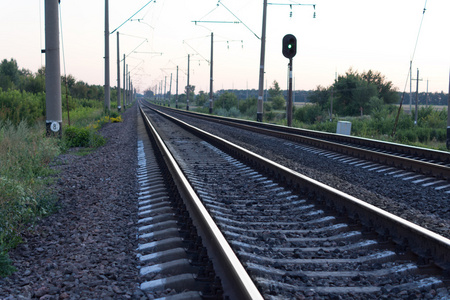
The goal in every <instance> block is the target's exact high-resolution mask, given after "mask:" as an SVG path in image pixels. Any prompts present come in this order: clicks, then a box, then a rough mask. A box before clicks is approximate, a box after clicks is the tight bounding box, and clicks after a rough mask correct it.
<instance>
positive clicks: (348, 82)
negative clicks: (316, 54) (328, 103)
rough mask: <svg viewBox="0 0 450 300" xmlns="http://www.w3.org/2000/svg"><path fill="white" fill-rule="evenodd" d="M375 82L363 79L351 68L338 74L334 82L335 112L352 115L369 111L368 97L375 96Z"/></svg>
mask: <svg viewBox="0 0 450 300" xmlns="http://www.w3.org/2000/svg"><path fill="white" fill-rule="evenodd" d="M377 94H378V93H377V90H376V86H375V84H371V83H369V82H367V81H366V80H364V78H362V76H361V75H360V74H358V73H357V72H354V71H353V70H352V69H350V70H348V71H347V73H345V75H344V76H339V77H338V79H337V80H336V82H335V83H334V97H336V100H335V103H336V105H335V107H334V108H333V109H334V111H335V112H337V113H338V114H340V115H346V116H354V115H358V114H360V113H361V109H362V110H363V112H367V113H368V112H370V109H369V99H370V98H371V97H373V96H377Z"/></svg>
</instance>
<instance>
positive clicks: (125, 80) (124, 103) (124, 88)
mask: <svg viewBox="0 0 450 300" xmlns="http://www.w3.org/2000/svg"><path fill="white" fill-rule="evenodd" d="M125 58H126V57H125V54H124V55H123V109H124V110H126V109H127V105H126V103H127V77H126V75H127V73H126V72H125V68H126V65H125Z"/></svg>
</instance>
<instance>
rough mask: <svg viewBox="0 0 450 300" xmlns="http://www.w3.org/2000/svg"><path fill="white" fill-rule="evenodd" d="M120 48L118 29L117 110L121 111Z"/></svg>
mask: <svg viewBox="0 0 450 300" xmlns="http://www.w3.org/2000/svg"><path fill="white" fill-rule="evenodd" d="M120 97H121V95H120V48H119V32H118V31H117V110H118V111H119V112H120V109H121V106H120V100H121V99H120Z"/></svg>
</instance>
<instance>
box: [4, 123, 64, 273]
mask: <svg viewBox="0 0 450 300" xmlns="http://www.w3.org/2000/svg"><path fill="white" fill-rule="evenodd" d="M44 134H45V128H44V126H36V127H31V126H29V125H28V124H27V123H26V122H25V121H22V122H20V123H19V124H18V125H17V126H16V125H14V124H12V123H11V122H10V121H8V122H3V123H0V276H6V275H7V274H8V273H9V272H11V271H12V270H13V269H12V267H11V266H10V265H9V264H8V259H7V251H8V250H9V249H11V248H13V247H15V246H16V245H17V244H18V243H20V242H21V237H20V233H21V232H23V231H24V230H25V229H26V228H27V226H28V224H30V222H32V221H34V220H35V219H36V218H38V217H41V216H44V215H47V214H49V213H50V212H52V211H53V210H54V208H55V205H56V197H55V196H54V195H52V193H51V192H50V191H49V189H48V184H49V179H48V178H49V175H51V174H52V171H51V170H50V168H49V163H50V162H51V161H52V160H53V159H54V158H55V157H56V156H57V155H59V153H60V148H59V145H58V142H59V141H58V140H56V139H52V138H43V136H44Z"/></svg>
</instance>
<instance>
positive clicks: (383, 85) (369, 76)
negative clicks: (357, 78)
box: [361, 70, 400, 104]
mask: <svg viewBox="0 0 450 300" xmlns="http://www.w3.org/2000/svg"><path fill="white" fill-rule="evenodd" d="M361 77H362V78H363V79H364V80H365V81H367V82H368V83H369V84H374V85H375V86H376V88H377V92H378V98H380V99H382V100H383V102H384V103H385V104H393V103H398V101H399V100H400V98H399V95H398V91H397V90H396V89H395V88H394V87H393V86H392V81H387V80H386V77H385V76H383V75H381V73H380V72H374V71H372V70H369V71H367V72H366V73H362V74H361Z"/></svg>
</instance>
